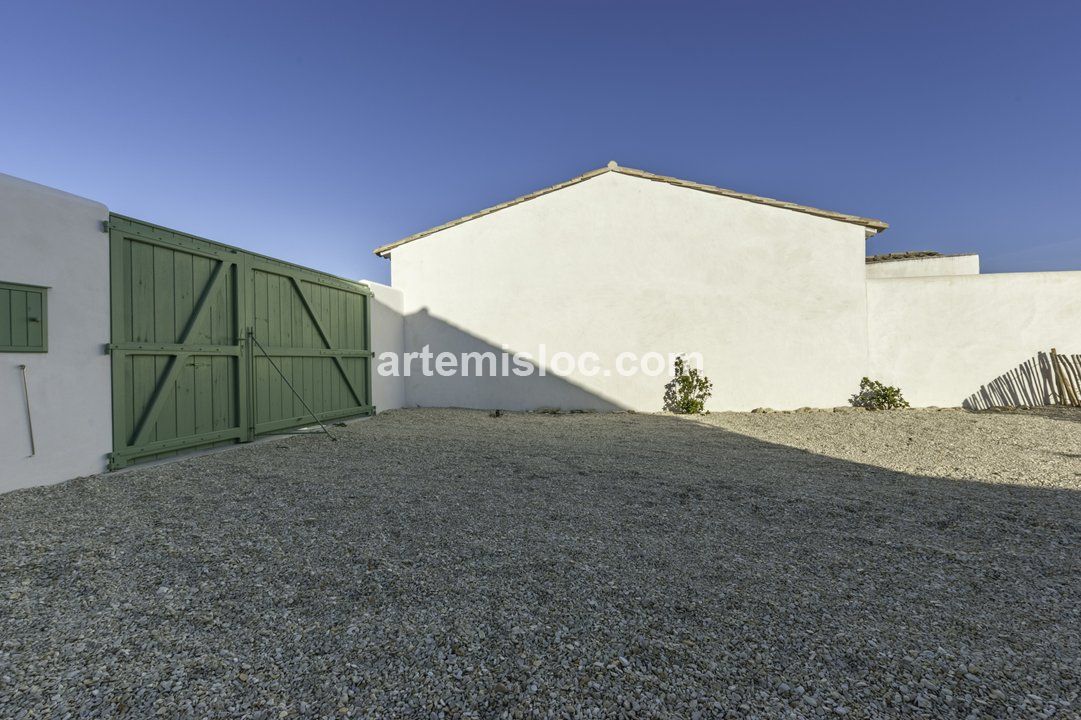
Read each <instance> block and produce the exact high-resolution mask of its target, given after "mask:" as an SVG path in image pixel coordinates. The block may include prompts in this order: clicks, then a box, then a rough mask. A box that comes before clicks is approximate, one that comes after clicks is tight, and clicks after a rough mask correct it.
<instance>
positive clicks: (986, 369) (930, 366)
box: [867, 272, 1081, 407]
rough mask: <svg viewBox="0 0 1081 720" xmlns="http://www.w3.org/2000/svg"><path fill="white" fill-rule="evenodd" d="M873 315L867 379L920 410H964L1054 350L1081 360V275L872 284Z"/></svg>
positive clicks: (869, 298)
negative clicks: (892, 388) (987, 390)
mask: <svg viewBox="0 0 1081 720" xmlns="http://www.w3.org/2000/svg"><path fill="white" fill-rule="evenodd" d="M867 312H868V329H869V339H870V357H869V373H868V374H869V375H870V376H871V377H874V378H876V379H878V380H881V381H883V382H885V383H886V384H888V385H896V386H898V387H900V388H901V390H902V392H903V393H904V395H905V398H906V399H907V400H908V401H909V402H910V403H912V405H914V406H917V407H920V406H929V405H937V406H943V407H945V406H957V405H962V404H963V403H965V401H966V400H968V399H969V398H970V397H971V396H973V395H977V394H979V393H980V391H981V389H982V388H984V387H986V386H988V385H989V384H990V383H993V382H994V381H995V380H996V379H998V378H1000V377H1002V376H1004V375H1007V374H1009V373H1011V372H1012V371H1014V370H1016V369H1017V368H1018V367H1019V366H1022V365H1026V364H1029V363H1030V362H1031V361H1032V359H1033V358H1034V357H1035V356H1036V354H1037V353H1038V352H1041V351H1042V352H1045V353H1046V352H1048V351H1049V350H1050V349H1051V348H1052V347H1055V348H1057V349H1058V351H1059V352H1060V353H1064V354H1076V353H1081V272H1041V273H1002V274H991V275H960V276H953V277H924V278H899V279H888V280H868V281H867ZM1037 399H1039V398H1037Z"/></svg>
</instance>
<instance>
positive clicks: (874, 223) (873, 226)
mask: <svg viewBox="0 0 1081 720" xmlns="http://www.w3.org/2000/svg"><path fill="white" fill-rule="evenodd" d="M608 172H614V173H619V174H621V175H630V176H632V177H638V178H644V179H646V180H653V181H655V182H663V183H668V184H669V185H676V186H679V187H685V188H690V189H691V190H700V191H702V192H708V193H712V194H714V195H724V196H725V197H730V198H736V199H738V200H746V201H748V202H753V203H758V204H760V205H770V206H772V207H778V208H784V209H785V210H793V211H795V212H801V213H806V214H808V215H817V216H818V217H824V218H829V219H830V220H839V221H840V222H847V223H852V224H854V225H862V226H864V227H865V228H867V233H868V235H873V234H875V233H878V232H881V231H883V230H885V229H886V228H888V227H889V224H888V223H886V222H884V221H882V220H873V219H871V218H865V217H860V216H858V215H846V214H845V213H839V212H833V211H830V210H819V209H818V208H813V207H807V206H806V205H797V204H796V203H790V202H785V201H783V200H774V199H772V198H767V197H760V196H758V195H749V194H747V193H741V192H736V191H735V190H726V189H725V188H720V187H715V186H713V185H704V184H702V183H696V182H692V181H690V180H680V179H679V178H674V177H668V176H666V175H655V174H654V173H651V172H646V171H645V170H635V169H634V168H628V167H622V166H620V165H617V164H616V162H615V161H614V160H613V161H612V162H610V163H608V166H607V167H602V168H598V169H597V170H590V171H589V172H587V173H583V174H581V175H579V176H577V177H573V178H571V179H570V180H567V181H565V182H561V183H558V184H556V185H551V186H549V187H546V188H543V189H541V190H537V191H535V192H531V193H529V194H528V195H523V196H521V197H519V198H515V199H514V200H508V201H507V202H505V203H500V204H499V205H493V206H492V207H490V208H486V209H484V210H481V211H479V212H475V213H473V214H471V215H466V216H465V217H460V218H458V219H457V220H451V221H450V222H447V223H443V224H442V225H437V226H436V227H433V228H430V229H428V230H425V231H423V232H419V233H416V234H414V235H410V236H409V237H406V238H402V239H401V240H397V241H395V242H392V243H388V244H387V245H383V246H382V247H378V248H376V249H375V250H374V251H373V252H374V253H375V254H376V255H379V256H381V257H389V256H390V251H391V250H393V249H394V248H396V247H400V246H402V245H405V244H406V243H410V242H413V241H414V240H419V239H421V238H422V237H425V236H427V235H431V234H433V233H437V232H439V231H440V230H446V229H447V228H452V227H454V226H455V225H461V224H462V223H466V222H469V221H470V220H476V219H477V218H479V217H484V216H485V215H491V214H492V213H494V212H497V211H499V210H503V209H504V208H509V207H511V206H512V205H517V204H518V203H523V202H526V201H527V200H532V199H533V198H538V197H540V196H541V195H547V194H548V193H550V192H555V191H556V190H562V189H563V188H566V187H570V186H571V185H577V184H578V183H580V182H585V181H586V180H589V179H590V178H595V177H597V176H598V175H603V174H604V173H608Z"/></svg>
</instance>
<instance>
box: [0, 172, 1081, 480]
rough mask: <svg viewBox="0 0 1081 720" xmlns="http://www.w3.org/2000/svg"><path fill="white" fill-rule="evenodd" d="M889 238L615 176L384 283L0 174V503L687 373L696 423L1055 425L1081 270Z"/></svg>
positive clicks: (462, 235) (403, 268)
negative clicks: (334, 426)
mask: <svg viewBox="0 0 1081 720" xmlns="http://www.w3.org/2000/svg"><path fill="white" fill-rule="evenodd" d="M886 227H887V226H886V223H884V222H881V221H878V220H870V219H867V218H861V217H857V216H854V215H846V214H843V213H836V212H828V211H824V210H817V209H814V208H809V207H804V206H800V205H795V204H792V203H786V202H780V201H777V200H770V199H767V198H761V197H756V196H753V195H746V194H743V193H737V192H733V191H730V190H724V189H721V188H716V187H712V186H709V185H702V184H699V183H693V182H687V181H684V180H678V179H675V178H669V177H662V176H658V175H653V174H651V173H647V172H642V171H640V170H631V169H628V168H623V167H619V166H616V165H615V164H614V163H613V164H610V165H609V166H608V167H605V168H601V169H599V170H595V171H593V172H589V173H586V174H584V175H581V176H579V177H576V178H574V179H572V180H569V181H567V182H565V183H561V184H559V185H556V186H553V187H550V188H546V189H544V190H540V191H538V192H535V193H532V194H530V195H527V196H525V197H522V198H518V199H517V200H512V201H510V202H507V203H504V204H502V205H498V206H496V207H494V208H490V209H488V210H483V211H481V212H479V213H475V214H473V215H469V216H466V217H464V218H461V219H459V220H455V221H453V222H450V223H446V224H445V225H442V226H440V227H437V228H434V229H432V230H428V231H426V232H422V233H418V234H416V235H413V236H410V237H408V238H405V239H404V240H400V241H398V242H395V243H391V244H390V245H385V246H383V247H381V248H379V249H377V250H376V253H378V254H379V255H381V256H384V257H389V258H391V261H392V266H391V275H392V285H391V286H385V285H380V284H378V283H372V282H367V283H358V282H355V281H352V280H348V279H343V278H338V277H335V276H332V275H329V274H327V273H320V272H316V271H313V270H310V269H306V268H300V267H297V266H294V265H291V264H289V263H282V262H281V261H277V260H274V259H272V258H267V257H264V256H261V255H258V254H255V253H250V252H246V251H243V250H241V249H239V248H233V247H230V246H226V245H222V244H220V243H216V242H213V241H211V240H207V239H205V238H197V237H195V236H190V235H187V234H185V233H182V232H179V231H174V230H170V229H169V228H162V227H160V226H155V225H152V224H150V223H145V222H143V221H139V220H135V219H132V218H127V217H125V216H123V215H117V214H114V213H111V212H110V211H109V208H107V207H105V206H104V205H102V204H100V203H97V202H94V201H92V200H87V199H84V198H80V197H76V196H73V195H69V194H67V193H63V192H60V191H58V190H54V189H52V188H48V187H43V186H41V185H37V184H34V183H30V182H26V181H24V180H19V179H17V178H13V177H9V176H5V175H0V427H3V428H4V432H3V433H0V492H3V491H6V490H11V489H15V488H19V487H26V486H30V485H38V484H44V483H50V482H57V481H60V480H64V479H67V478H70V477H74V476H77V475H86V474H91V473H96V472H101V471H103V470H105V469H106V467H107V465H111V466H113V467H120V466H123V464H126V463H128V462H135V461H139V460H142V459H147V458H153V457H157V456H160V455H168V454H170V453H174V452H179V451H183V450H190V449H193V448H199V447H208V446H213V445H217V444H221V443H226V442H243V441H248V440H253V439H255V438H256V437H257V436H259V435H262V434H264V433H268V432H275V431H278V430H281V429H286V428H289V427H296V426H299V425H303V424H308V423H311V422H313V420H314V417H318V418H319V419H321V420H332V419H336V418H340V417H346V416H352V415H355V414H365V413H371V412H373V411H376V410H379V411H382V410H388V409H392V408H396V407H403V406H406V407H408V406H416V405H420V406H462V407H475V408H504V409H536V408H543V407H555V408H562V409H567V410H573V409H587V408H591V409H601V410H612V409H624V408H628V409H635V410H642V411H656V410H660V409H661V406H662V395H663V388H664V384H665V381H666V380H667V373H668V370H667V365H668V362H667V356H669V355H673V354H679V353H686V354H690V353H698V354H699V355H700V357H701V360H702V365H703V369H704V371H705V373H706V374H707V375H708V376H709V377H710V378H711V379H712V381H713V383H714V396H713V398H712V399H711V401H710V403H709V405H708V407H709V408H710V409H713V410H721V409H734V410H749V409H752V408H755V407H759V406H768V407H773V408H777V409H785V408H797V407H802V406H812V407H832V406H837V405H843V404H844V403H845V402H846V401H847V399H848V397H849V396H850V395H851V394H852V393H853V392H854V391H855V390H856V388H857V385H858V383H859V380H860V378H861V377H862V376H864V375H868V376H871V377H874V378H877V379H880V380H883V381H885V382H887V383H890V384H894V385H899V386H900V387H901V388H902V390H903V391H904V394H905V396H906V397H907V398H908V399H909V400H910V401H911V402H912V403H913V404H914V405H917V406H919V405H943V406H947V405H953V406H956V405H961V404H965V405H968V406H973V407H986V406H989V405H1031V404H1041V403H1048V402H1052V401H1053V400H1054V399H1055V397H1056V390H1057V389H1056V381H1055V379H1054V377H1053V373H1052V371H1051V367H1050V363H1049V361H1048V356H1047V352H1048V351H1049V350H1050V349H1051V348H1053V347H1056V348H1058V350H1059V351H1060V352H1062V353H1070V352H1072V353H1077V352H1079V351H1081V323H1079V322H1078V318H1081V272H1055V273H1013V274H1001V275H984V274H980V272H979V258H978V257H976V256H974V255H964V256H941V255H936V254H929V253H909V254H900V255H890V256H880V257H872V258H868V257H867V253H866V240H867V238H868V237H869V236H871V235H873V234H875V233H878V232H881V231H883V230H885V229H886ZM151 260H152V262H151ZM342 293H345V294H342ZM229 318H235V320H232V321H231V320H229ZM348 318H352V320H348ZM369 318H370V321H369ZM335 323H336V324H335ZM213 338H216V339H213ZM260 339H262V340H263V341H264V342H261V343H260V344H259V345H258V347H256V341H258V340H260ZM264 345H267V346H268V347H269V352H268V349H267V348H264V347H263V346H264ZM426 351H427V353H426ZM260 353H261V354H260ZM270 353H273V354H274V356H276V357H278V358H280V359H281V360H282V362H281V363H280V365H281V366H284V367H280V366H279V364H278V363H275V364H273V368H272V367H271V363H270V362H269V360H270ZM515 353H528V354H529V355H530V356H531V358H532V363H523V365H522V367H519V366H518V365H517V361H518V360H520V359H521V357H520V356H517V357H514V360H515V365H514V366H513V367H509V366H508V367H507V368H506V372H505V371H504V367H502V366H497V367H492V365H491V364H490V363H487V361H485V360H484V358H485V356H486V355H488V354H490V355H491V357H492V358H493V360H492V362H496V363H500V362H501V360H502V359H503V358H508V357H512V356H513V355H514V354H515ZM385 354H390V355H391V356H393V357H396V358H399V359H401V358H402V357H403V356H406V357H408V356H409V355H410V354H413V355H417V356H419V357H418V358H417V359H418V360H421V359H424V361H428V362H430V361H432V360H434V361H435V362H433V363H432V364H433V366H434V369H435V370H439V369H440V365H439V363H440V362H441V360H440V356H446V357H450V358H451V359H454V358H458V359H459V360H460V361H462V362H463V363H467V362H468V360H470V359H472V361H473V364H472V366H471V367H470V368H469V371H468V372H463V371H462V369H461V365H460V364H459V366H458V367H457V369H456V371H453V372H451V373H449V374H447V373H444V374H440V373H438V372H435V373H432V374H427V375H426V374H424V372H423V366H422V365H420V364H419V363H418V364H414V365H413V368H412V369H413V372H411V373H410V374H409V375H408V376H402V375H401V374H399V375H396V376H394V375H391V376H386V375H383V374H380V373H379V372H374V373H373V372H371V369H372V368H373V367H375V368H378V367H379V366H381V365H382V363H381V362H379V363H377V362H375V359H376V358H379V357H381V356H384V355H385ZM426 354H429V355H430V357H427V358H425V356H426ZM263 355H266V357H265V358H264V357H263ZM628 356H629V357H630V362H629V364H628V363H627V362H625V361H626V360H627V359H628ZM568 358H569V359H572V360H574V359H577V360H578V361H579V363H578V364H577V365H575V366H573V367H568V366H566V365H565V364H563V363H562V360H564V359H568ZM584 360H588V361H589V363H588V365H587V364H583V363H582V362H581V361H584ZM1079 360H1081V357H1078V356H1074V357H1073V359H1072V364H1070V365H1067V366H1066V367H1065V370H1064V372H1066V373H1068V374H1070V377H1072V378H1073V381H1074V383H1075V384H1077V386H1078V387H1081V376H1079V375H1078V372H1077V370H1078V368H1081V362H1078V361H1079ZM523 368H524V369H530V370H535V371H534V372H532V373H530V374H527V375H525V376H522V374H520V373H518V372H517V371H518V370H521V369H523ZM398 369H399V371H401V369H402V368H401V367H400V365H399V368H398ZM537 369H544V370H545V371H546V372H545V374H541V373H540V372H539V370H537ZM564 370H569V372H567V373H566V374H563V373H562V371H564ZM493 371H494V374H493ZM557 371H559V372H557ZM621 371H627V372H621ZM636 371H637V372H636ZM651 371H652V372H651ZM285 373H290V375H291V377H292V378H293V380H294V382H286V380H287V376H286V374H285ZM279 375H280V376H281V377H280V378H279ZM321 388H325V391H324V390H323V389H321ZM305 394H306V395H307V397H305Z"/></svg>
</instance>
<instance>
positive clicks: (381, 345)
mask: <svg viewBox="0 0 1081 720" xmlns="http://www.w3.org/2000/svg"><path fill="white" fill-rule="evenodd" d="M361 282H362V283H364V284H365V285H367V286H368V287H369V288H371V290H372V354H373V358H372V398H373V401H374V403H375V409H376V412H382V411H383V410H393V409H395V408H400V407H403V406H404V405H405V403H406V398H405V382H404V379H403V378H402V377H401V376H400V375H394V376H387V377H384V376H381V375H380V374H379V354H380V353H384V352H392V353H395V354H396V355H397V356H398V357H401V355H402V353H403V352H405V322H404V318H403V312H404V298H403V296H402V291H401V290H396V289H394V288H392V287H390V286H389V285H383V284H381V283H377V282H372V281H371V280H361Z"/></svg>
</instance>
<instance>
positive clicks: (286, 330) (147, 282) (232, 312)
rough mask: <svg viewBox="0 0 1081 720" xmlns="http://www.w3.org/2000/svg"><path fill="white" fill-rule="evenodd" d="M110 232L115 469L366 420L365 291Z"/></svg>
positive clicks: (151, 236)
mask: <svg viewBox="0 0 1081 720" xmlns="http://www.w3.org/2000/svg"><path fill="white" fill-rule="evenodd" d="M108 229H109V247H110V275H111V287H112V290H111V293H112V299H111V302H112V342H111V343H110V344H109V352H110V353H111V354H112V372H113V378H112V380H113V452H112V455H111V456H110V467H111V468H118V467H123V466H125V465H130V464H131V463H132V462H135V461H138V460H147V459H151V458H155V457H160V456H163V455H169V454H172V453H175V452H177V451H179V450H186V449H190V448H199V447H210V446H213V445H219V444H224V443H233V442H246V441H249V440H251V439H253V438H254V437H255V436H257V435H259V434H261V433H268V432H274V431H280V430H284V429H287V428H292V427H298V426H301V425H306V424H310V423H312V422H314V420H315V418H318V420H320V421H325V420H331V419H334V418H341V417H347V416H352V415H365V414H371V413H374V412H375V407H374V406H373V405H372V403H371V359H372V353H371V344H370V337H371V332H370V317H371V316H370V299H371V291H370V290H369V289H368V288H367V287H365V286H364V285H360V284H358V283H354V282H350V281H348V280H343V279H341V278H337V277H334V276H332V275H327V274H325V273H318V272H315V271H313V270H308V269H306V268H302V267H299V266H297V265H292V264H290V263H286V262H282V261H279V260H274V259H271V258H267V257H263V256H261V255H256V254H254V253H249V252H244V251H242V250H238V249H236V248H232V247H229V246H227V245H221V244H219V243H215V242H211V241H209V240H204V239H202V238H197V237H194V236H192V235H186V234H184V233H180V232H176V231H174V230H169V229H166V228H162V227H158V226H155V225H150V224H148V223H144V222H141V221H139V220H134V219H132V218H127V217H123V216H120V215H111V216H110V219H109V228H108ZM309 409H310V410H311V412H309ZM313 414H314V417H313Z"/></svg>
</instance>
